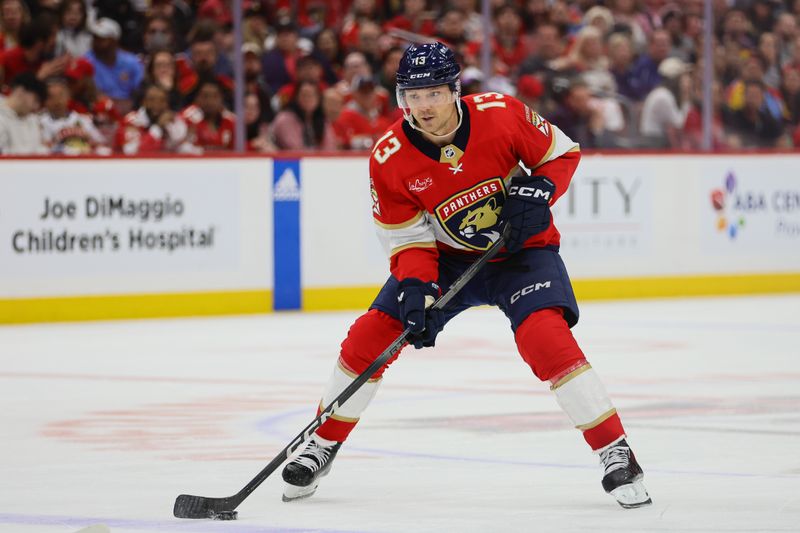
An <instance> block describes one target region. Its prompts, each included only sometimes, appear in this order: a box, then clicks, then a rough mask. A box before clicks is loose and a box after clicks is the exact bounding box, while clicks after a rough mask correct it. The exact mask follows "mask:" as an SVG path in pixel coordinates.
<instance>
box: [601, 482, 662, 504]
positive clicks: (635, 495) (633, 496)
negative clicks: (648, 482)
mask: <svg viewBox="0 0 800 533" xmlns="http://www.w3.org/2000/svg"><path fill="white" fill-rule="evenodd" d="M610 494H611V495H612V496H613V497H614V499H615V500H617V503H619V504H620V505H621V506H622V507H623V508H625V509H636V508H637V507H644V506H645V505H650V504H652V503H653V500H652V499H650V495H649V494H648V493H647V489H646V488H644V483H642V482H641V481H638V480H637V481H634V482H633V483H628V484H627V485H622V486H621V487H617V488H616V489H614V490H612V491H611V493H610Z"/></svg>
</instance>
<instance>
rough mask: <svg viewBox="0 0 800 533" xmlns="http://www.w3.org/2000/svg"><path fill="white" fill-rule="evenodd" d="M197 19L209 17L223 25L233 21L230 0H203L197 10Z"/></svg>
mask: <svg viewBox="0 0 800 533" xmlns="http://www.w3.org/2000/svg"><path fill="white" fill-rule="evenodd" d="M197 18H198V20H203V19H210V20H213V21H214V22H216V23H217V24H219V25H220V26H224V25H226V24H230V23H232V22H233V15H232V14H231V1H230V0H203V1H202V2H201V3H200V8H199V9H198V10H197Z"/></svg>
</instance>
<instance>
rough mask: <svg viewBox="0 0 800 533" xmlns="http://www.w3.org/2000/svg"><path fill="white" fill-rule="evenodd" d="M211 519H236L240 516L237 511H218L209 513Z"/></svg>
mask: <svg viewBox="0 0 800 533" xmlns="http://www.w3.org/2000/svg"><path fill="white" fill-rule="evenodd" d="M209 515H210V516H209V518H210V519H211V520H236V518H237V517H238V516H239V513H238V512H237V511H220V512H218V513H214V512H211V513H209Z"/></svg>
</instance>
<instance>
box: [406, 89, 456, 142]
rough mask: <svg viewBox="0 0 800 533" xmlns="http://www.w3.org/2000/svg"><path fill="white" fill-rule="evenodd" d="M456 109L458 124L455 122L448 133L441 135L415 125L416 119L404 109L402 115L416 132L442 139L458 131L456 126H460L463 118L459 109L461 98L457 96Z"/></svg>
mask: <svg viewBox="0 0 800 533" xmlns="http://www.w3.org/2000/svg"><path fill="white" fill-rule="evenodd" d="M456 110H458V124H456V127H455V128H453V130H452V131H450V133H445V134H443V135H437V134H435V133H431V132H429V131H427V130H424V129H422V128H419V127H417V125H416V124H415V122H416V119H415V118H414V116H413V115H412V114H411V113H408V114H406V113H405V111H404V112H403V115H405V117H406V121H407V122H408V123H409V125H410V126H411V127H412V128H414V129H415V130H417V131H418V132H420V133H424V134H425V135H429V136H431V137H434V138H436V139H443V138H445V137H449V136H450V135H452V134H453V133H455V132H456V131H458V128H460V127H461V122H462V120H463V119H464V112H463V111H462V110H461V98H459V97H458V96H456Z"/></svg>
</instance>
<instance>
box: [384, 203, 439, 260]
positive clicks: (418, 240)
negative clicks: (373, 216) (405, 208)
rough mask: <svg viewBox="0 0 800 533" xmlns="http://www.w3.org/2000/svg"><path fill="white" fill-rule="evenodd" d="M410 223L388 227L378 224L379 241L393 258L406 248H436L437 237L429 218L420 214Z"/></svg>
mask: <svg viewBox="0 0 800 533" xmlns="http://www.w3.org/2000/svg"><path fill="white" fill-rule="evenodd" d="M409 222H410V223H407V224H405V225H402V224H395V225H393V226H389V227H386V226H384V225H382V224H377V226H376V228H377V232H378V239H379V240H380V241H381V244H382V245H383V249H384V251H385V252H386V255H388V256H389V257H391V256H392V255H394V254H395V253H397V252H399V251H401V250H404V249H406V248H415V247H416V248H430V247H435V246H436V244H435V243H436V236H435V235H434V233H433V228H432V227H431V225H430V223H429V222H428V218H427V217H426V216H424V214H423V213H420V214H419V216H417V217H414V219H412V220H411V221H409Z"/></svg>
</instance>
